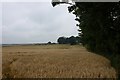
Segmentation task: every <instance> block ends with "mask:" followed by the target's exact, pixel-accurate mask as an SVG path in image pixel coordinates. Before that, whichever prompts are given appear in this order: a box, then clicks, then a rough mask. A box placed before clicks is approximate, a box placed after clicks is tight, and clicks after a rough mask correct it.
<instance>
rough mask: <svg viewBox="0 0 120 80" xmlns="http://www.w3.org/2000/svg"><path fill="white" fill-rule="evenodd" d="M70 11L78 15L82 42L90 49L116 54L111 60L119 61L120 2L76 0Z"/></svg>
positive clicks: (69, 8)
mask: <svg viewBox="0 0 120 80" xmlns="http://www.w3.org/2000/svg"><path fill="white" fill-rule="evenodd" d="M72 1H74V0H72ZM68 11H69V12H71V13H73V14H75V15H76V19H75V20H76V21H78V23H79V24H77V26H79V28H80V34H79V35H80V36H81V42H82V44H83V45H84V46H85V47H86V48H87V49H88V50H90V51H94V52H97V53H104V54H107V55H109V56H113V55H115V57H111V59H110V60H112V61H113V63H115V62H116V61H118V59H115V58H118V57H116V55H117V56H119V57H120V49H119V48H120V2H99V3H98V2H87V3H86V2H75V4H73V5H71V6H69V7H68ZM118 62H119V61H118ZM115 64H118V63H115ZM118 66H119V67H120V65H118ZM119 70H120V68H119ZM118 73H119V74H120V71H118Z"/></svg>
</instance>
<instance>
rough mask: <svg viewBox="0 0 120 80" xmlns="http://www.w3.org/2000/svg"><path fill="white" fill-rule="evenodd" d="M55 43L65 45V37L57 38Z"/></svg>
mask: <svg viewBox="0 0 120 80" xmlns="http://www.w3.org/2000/svg"><path fill="white" fill-rule="evenodd" d="M57 42H58V43H59V44H66V38H65V37H59V38H58V40H57Z"/></svg>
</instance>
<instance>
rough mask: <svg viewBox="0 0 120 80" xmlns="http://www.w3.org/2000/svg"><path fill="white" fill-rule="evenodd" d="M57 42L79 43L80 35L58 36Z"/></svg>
mask: <svg viewBox="0 0 120 80" xmlns="http://www.w3.org/2000/svg"><path fill="white" fill-rule="evenodd" d="M57 42H58V43H59V44H71V45H75V44H79V43H80V37H79V36H76V37H74V36H71V37H59V38H58V40H57Z"/></svg>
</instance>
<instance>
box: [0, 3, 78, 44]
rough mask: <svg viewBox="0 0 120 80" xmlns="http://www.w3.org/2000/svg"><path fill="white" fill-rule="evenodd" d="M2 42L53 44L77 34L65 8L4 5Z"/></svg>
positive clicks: (45, 4) (22, 4)
mask: <svg viewBox="0 0 120 80" xmlns="http://www.w3.org/2000/svg"><path fill="white" fill-rule="evenodd" d="M2 13H3V43H26V42H27V43H28V42H48V41H52V42H56V39H57V38H58V37H59V36H71V35H77V27H76V26H75V24H76V22H75V20H74V18H75V17H74V16H73V15H72V14H70V13H68V11H67V6H66V5H61V6H57V7H54V8H53V7H52V6H51V3H34V2H31V3H3V11H2Z"/></svg>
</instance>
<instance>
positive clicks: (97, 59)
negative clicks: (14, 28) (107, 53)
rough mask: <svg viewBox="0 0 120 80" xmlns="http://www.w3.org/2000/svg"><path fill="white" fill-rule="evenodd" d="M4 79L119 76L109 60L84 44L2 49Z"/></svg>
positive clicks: (8, 47) (17, 46) (19, 46)
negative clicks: (87, 48)
mask: <svg viewBox="0 0 120 80" xmlns="http://www.w3.org/2000/svg"><path fill="white" fill-rule="evenodd" d="M2 51H3V52H2V76H3V78H116V71H115V69H114V68H113V67H111V64H110V61H109V60H108V59H107V58H105V57H103V56H100V55H97V54H95V53H91V52H88V51H87V50H86V49H85V48H84V47H82V46H81V45H73V46H71V45H58V44H54V45H24V46H22V45H16V46H6V47H3V48H2Z"/></svg>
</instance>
